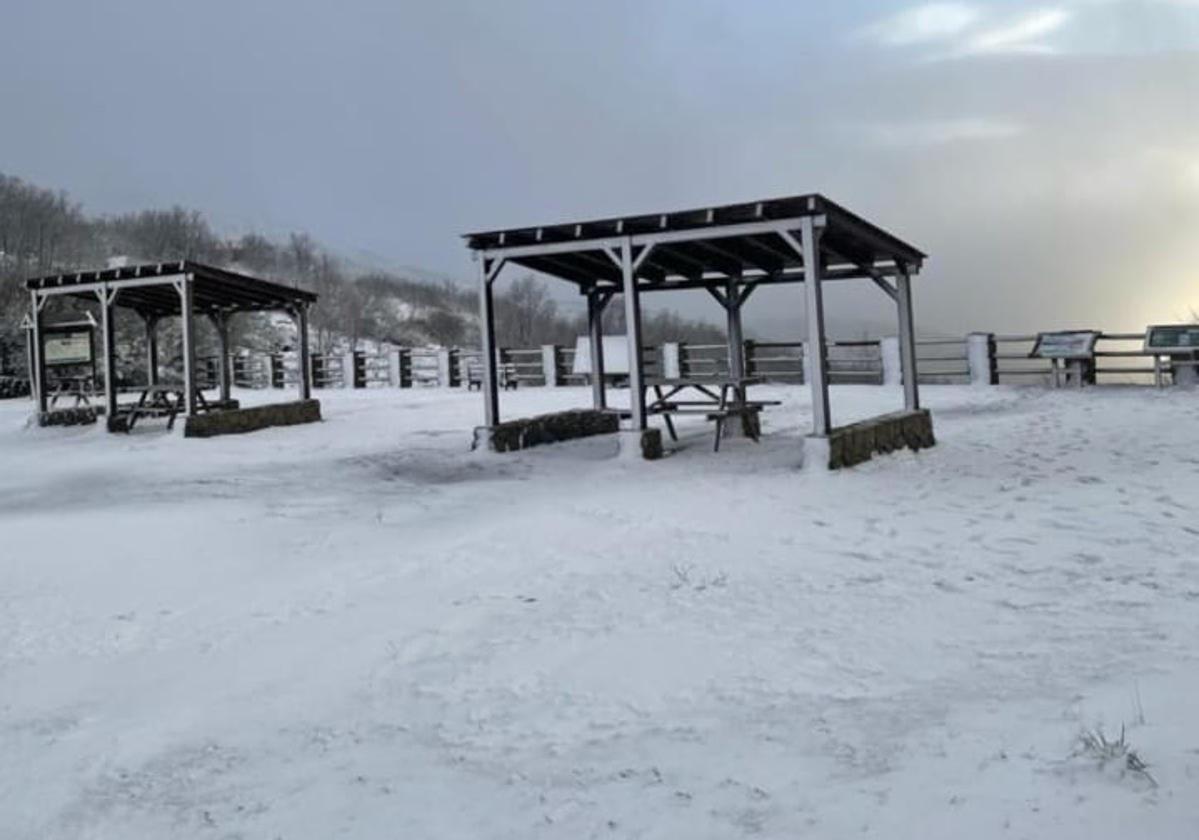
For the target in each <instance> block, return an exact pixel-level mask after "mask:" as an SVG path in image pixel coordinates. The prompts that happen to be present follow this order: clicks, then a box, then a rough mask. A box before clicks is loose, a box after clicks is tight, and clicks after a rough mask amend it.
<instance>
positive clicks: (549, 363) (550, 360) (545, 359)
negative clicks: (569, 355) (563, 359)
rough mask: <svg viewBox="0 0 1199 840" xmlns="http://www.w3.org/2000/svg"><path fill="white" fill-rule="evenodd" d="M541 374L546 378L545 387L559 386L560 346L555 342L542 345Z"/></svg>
mask: <svg viewBox="0 0 1199 840" xmlns="http://www.w3.org/2000/svg"><path fill="white" fill-rule="evenodd" d="M541 375H542V377H543V378H544V379H545V387H547V388H557V387H558V385H559V384H560V383H559V382H558V347H557V345H554V344H543V345H541Z"/></svg>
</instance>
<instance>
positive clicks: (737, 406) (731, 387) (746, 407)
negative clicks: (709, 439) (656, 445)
mask: <svg viewBox="0 0 1199 840" xmlns="http://www.w3.org/2000/svg"><path fill="white" fill-rule="evenodd" d="M761 382H762V380H761V379H760V378H758V377H739V378H723V379H722V378H719V377H703V378H676V379H656V380H654V381H652V382H651V383H649V384H648V386H647V387H649V388H652V389H653V392H654V399H653V400H650V401H647V403H646V407H645V408H646V411H647V412H648V413H650V414H661V415H662V419H663V421H665V423H666V430H667V432H668V433H669V434H670V439H671V440H675V441H677V440H678V439H679V437H678V433H677V432H676V431H675V427H674V421H673V420H672V419H671V418H672V416H673V415H676V414H677V415H688V414H694V415H703V416H704V417H705V419H707V420H711V421H715V423H716V435H715V441H714V442H713V446H712V448H713V450H714V451H716V452H719V451H720V439H721V437H723V436H724V429H725V424H726V423H727V422H728V421H729V420H730V419H737V420H740V421H741V423H742V424H743V426H742V428H743V429H744V430H745V432H746V434H747V435H749V437H750V438H751V439H752V440H753V441H754V442H755V443H758V442H759V439H760V437H761V423H760V421H759V418H758V415H759V414H760V413H761V411H762V409H763V408H765V407H766V406H770V405H779V401H778V400H750V399H748V398H747V389H748V388H749V386H751V385H758V384H760V383H761Z"/></svg>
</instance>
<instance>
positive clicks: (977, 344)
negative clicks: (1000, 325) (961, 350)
mask: <svg viewBox="0 0 1199 840" xmlns="http://www.w3.org/2000/svg"><path fill="white" fill-rule="evenodd" d="M993 339H994V336H993V335H992V334H991V333H979V332H973V333H970V334H969V335H968V336H966V358H967V362H968V363H969V366H970V384H971V385H996V384H998V383H997V382H995V381H994V367H993V361H994V360H993V359H992V358H991V348H992V346H993V344H994V341H993Z"/></svg>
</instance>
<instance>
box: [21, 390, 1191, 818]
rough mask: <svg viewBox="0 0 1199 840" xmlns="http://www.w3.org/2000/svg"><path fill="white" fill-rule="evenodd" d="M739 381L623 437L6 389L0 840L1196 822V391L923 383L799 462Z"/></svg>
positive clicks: (795, 436)
mask: <svg viewBox="0 0 1199 840" xmlns="http://www.w3.org/2000/svg"><path fill="white" fill-rule="evenodd" d="M763 390H764V391H765V390H769V391H772V392H773V393H772V394H769V395H768V394H765V393H764V394H763V396H777V397H780V398H782V399H784V400H785V404H784V405H783V406H782V407H779V408H775V409H771V410H769V411H768V412H767V414H766V415H765V416H764V423H765V426H766V430H767V432H768V435H767V437H766V438H765V440H764V441H763V443H762V444H761V445H755V444H753V443H752V442H750V441H744V440H732V441H729V442H727V443H726V444H725V445H724V446H722V449H721V452H720V453H716V454H714V453H712V452H711V449H710V443H711V439H710V433H709V431H708V429H707V427H706V426H705V424H704V423H703V422H702V421H699V422H697V423H693V424H691V425H689V426H685V427H684V432H685V434H684V440H683V447H682V448H681V450H680V451H678V452H677V453H675V454H674V455H673V456H672V457H669V458H667V459H664V460H663V461H660V462H656V463H647V462H640V461H631V460H629V459H627V458H621V457H617V455H616V451H615V449H616V447H615V444H614V443H613V442H612V441H611V440H609V439H598V438H597V439H592V440H589V441H580V442H575V443H571V444H562V445H558V446H553V447H546V448H542V449H539V450H531V451H528V452H524V453H519V454H513V455H503V456H500V455H491V454H479V453H470V452H468V451H467V449H468V442H469V439H470V428H471V426H472V425H474V424H475V423H476V422H477V420H478V417H479V415H480V409H481V405H480V398H479V395H478V394H466V393H453V392H448V391H441V390H423V391H422V390H415V391H386V392H385V391H370V392H361V391H360V392H326V393H322V394H320V396H321V398H322V401H323V403H324V410H325V416H326V421H325V422H324V423H321V424H319V425H312V426H307V427H297V428H290V429H278V430H270V431H265V432H260V433H256V434H253V435H247V436H242V437H231V438H221V439H213V440H203V441H201V440H195V441H193V440H185V439H183V438H182V437H180V436H179V434H178V432H176V433H175V434H170V435H168V434H166V433H164V432H162V431H161V430H160V429H156V428H155V427H154V425H153V424H151V423H147V424H146V426H145V427H144V428H139V429H138V430H137V433H135V434H133V435H131V436H119V435H107V434H105V433H104V432H103V431H101V429H100V427H98V426H97V427H92V428H58V429H36V428H30V427H28V426H27V425H26V416H27V413H28V410H29V404H28V403H27V402H25V401H8V402H3V403H0V837H3V838H5V839H6V840H34V838H37V840H45V839H46V838H113V840H128V839H129V838H168V837H169V838H241V837H244V838H267V840H271V838H285V840H294V838H319V840H324V839H325V838H333V837H369V838H375V837H395V838H450V837H462V838H477V837H502V838H536V837H562V838H583V837H605V838H606V837H620V838H626V837H654V838H683V837H686V838H728V837H737V836H741V835H750V834H758V835H762V836H768V837H788V838H790V837H800V836H811V837H829V838H841V837H847V836H851V835H852V836H865V837H879V838H907V837H911V838H930V837H931V838H939V837H940V838H962V837H971V838H975V837H978V838H982V837H1047V838H1048V837H1052V838H1121V840H1126V838H1127V837H1129V836H1130V835H1135V836H1144V837H1154V838H1184V837H1186V838H1189V837H1194V836H1196V833H1195V832H1196V831H1197V830H1199V712H1196V711H1195V708H1196V706H1195V697H1196V696H1199V667H1197V665H1199V647H1197V645H1196V642H1197V640H1199V517H1197V516H1196V511H1197V510H1199V424H1197V423H1196V421H1197V420H1199V394H1196V393H1184V392H1177V391H1165V392H1158V391H1154V390H1152V389H1147V388H1140V389H1134V388H1127V389H1121V388H1107V389H1088V390H1087V391H1085V392H1082V393H1077V392H1073V391H1059V392H1049V391H1043V390H1037V389H1028V390H1019V389H1010V388H991V389H970V388H965V387H940V388H935V387H931V388H926V389H925V390H924V392H923V394H924V397H925V400H926V402H927V403H928V404H929V405H931V407H932V409H933V412H934V418H935V423H936V431H937V436H938V438H939V445H938V446H937V447H936V448H935V449H933V450H930V451H928V452H924V453H921V454H919V455H918V456H917V455H912V454H903V455H897V456H893V457H887V458H882V459H877V460H875V461H873V462H872V463H869V464H867V465H864V466H862V467H860V468H856V469H854V470H851V471H846V472H842V473H835V474H820V473H810V472H801V471H798V470H797V469H796V468H795V466H796V463H797V461H798V456H797V450H798V446H799V435H800V428H801V426H803V427H806V425H807V420H808V412H807V394H806V391H805V390H804V389H801V388H778V389H763ZM241 396H242V397H243V398H245V399H247V400H253V399H256V398H257V399H261V398H262V397H263V396H265V395H261V394H249V393H247V394H242V395H241ZM586 401H587V398H586V395H585V393H584V392H582V391H581V390H577V389H562V390H545V389H540V390H527V391H520V392H517V393H515V394H505V395H504V408H505V411H506V412H507V413H508V414H509V415H515V414H531V413H536V412H540V411H544V410H549V409H551V408H555V407H565V406H569V405H582V404H585V403H586ZM899 401H900V397H899V395H898V394H897V393H896V392H895V391H894V390H893V389H887V388H873V387H859V388H853V387H843V388H836V389H834V393H833V407H834V416H835V419H836V420H838V421H845V420H847V419H850V418H852V417H858V416H864V415H866V414H870V413H874V412H877V411H881V410H887V409H890V408H893V407H895V406H896V405H898V403H899ZM1098 725H1102V726H1103V727H1104V731H1105V732H1106V733H1107V734H1108V735H1109V736H1111V737H1118V735H1119V732H1120V729H1121V726H1122V725H1123V726H1124V727H1125V731H1126V738H1127V741H1128V744H1129V745H1130V746H1131V748H1132V749H1135V750H1136V752H1137V755H1138V756H1139V757H1140V758H1142V759H1143V760H1144V761H1145V762H1147V763H1148V764H1149V768H1148V773H1149V776H1146V775H1145V774H1144V773H1137V772H1133V771H1130V770H1129V769H1128V763H1127V759H1126V758H1123V757H1122V758H1119V759H1114V760H1112V761H1109V762H1107V764H1106V765H1105V766H1103V767H1101V766H1100V763H1099V761H1098V760H1097V759H1096V758H1095V757H1094V755H1091V754H1082V755H1080V754H1078V753H1079V752H1080V750H1079V741H1078V736H1079V734H1080V732H1082V731H1083V730H1084V729H1094V728H1095V727H1096V726H1098ZM1150 777H1151V778H1150Z"/></svg>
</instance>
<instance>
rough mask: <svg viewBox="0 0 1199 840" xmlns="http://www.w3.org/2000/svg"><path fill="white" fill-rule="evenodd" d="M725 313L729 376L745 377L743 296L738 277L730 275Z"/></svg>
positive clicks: (725, 293) (732, 377)
mask: <svg viewBox="0 0 1199 840" xmlns="http://www.w3.org/2000/svg"><path fill="white" fill-rule="evenodd" d="M724 297H725V307H724V308H725V315H726V324H727V326H728V328H727V330H726V334H727V337H728V343H729V378H730V379H742V378H744V377H745V337H744V335H743V334H742V331H741V298H740V294H739V292H738V290H737V278H735V277H730V278H729V279H728V281H727V285H726V286H725V292H724Z"/></svg>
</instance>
